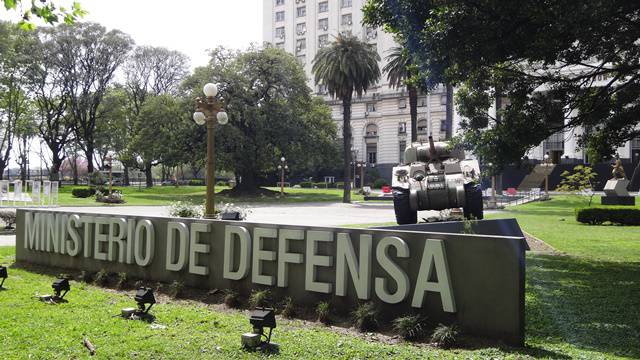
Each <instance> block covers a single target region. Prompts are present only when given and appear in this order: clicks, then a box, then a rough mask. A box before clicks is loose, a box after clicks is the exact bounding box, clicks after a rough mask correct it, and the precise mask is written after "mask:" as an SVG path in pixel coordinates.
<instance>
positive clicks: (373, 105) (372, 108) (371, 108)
mask: <svg viewBox="0 0 640 360" xmlns="http://www.w3.org/2000/svg"><path fill="white" fill-rule="evenodd" d="M367 112H369V113H372V112H376V103H367Z"/></svg>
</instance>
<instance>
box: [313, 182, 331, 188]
mask: <svg viewBox="0 0 640 360" xmlns="http://www.w3.org/2000/svg"><path fill="white" fill-rule="evenodd" d="M313 187H317V188H318V189H328V188H329V186H328V185H327V183H325V182H316V183H313Z"/></svg>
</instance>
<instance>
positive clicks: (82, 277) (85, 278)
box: [80, 270, 93, 284]
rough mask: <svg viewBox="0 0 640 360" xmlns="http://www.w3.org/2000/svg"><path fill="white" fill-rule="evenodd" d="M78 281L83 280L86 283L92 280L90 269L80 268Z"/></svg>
mask: <svg viewBox="0 0 640 360" xmlns="http://www.w3.org/2000/svg"><path fill="white" fill-rule="evenodd" d="M80 281H84V282H86V283H87V284H88V283H90V282H92V281H93V274H92V273H91V272H90V271H86V270H82V271H81V272H80Z"/></svg>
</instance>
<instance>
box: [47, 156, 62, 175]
mask: <svg viewBox="0 0 640 360" xmlns="http://www.w3.org/2000/svg"><path fill="white" fill-rule="evenodd" d="M61 166H62V159H59V158H56V157H55V156H54V157H53V159H52V161H51V171H49V180H51V181H59V180H60V167H61Z"/></svg>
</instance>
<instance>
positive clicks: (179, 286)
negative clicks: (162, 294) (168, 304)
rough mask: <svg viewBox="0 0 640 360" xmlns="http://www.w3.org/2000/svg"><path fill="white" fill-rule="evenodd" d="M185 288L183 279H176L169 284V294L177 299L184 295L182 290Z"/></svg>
mask: <svg viewBox="0 0 640 360" xmlns="http://www.w3.org/2000/svg"><path fill="white" fill-rule="evenodd" d="M183 289H184V283H183V282H182V281H177V280H174V281H173V282H172V283H171V285H169V296H171V297H172V298H174V299H177V298H179V297H180V295H182V290H183Z"/></svg>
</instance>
